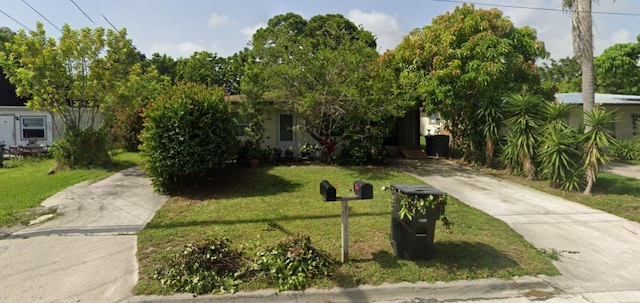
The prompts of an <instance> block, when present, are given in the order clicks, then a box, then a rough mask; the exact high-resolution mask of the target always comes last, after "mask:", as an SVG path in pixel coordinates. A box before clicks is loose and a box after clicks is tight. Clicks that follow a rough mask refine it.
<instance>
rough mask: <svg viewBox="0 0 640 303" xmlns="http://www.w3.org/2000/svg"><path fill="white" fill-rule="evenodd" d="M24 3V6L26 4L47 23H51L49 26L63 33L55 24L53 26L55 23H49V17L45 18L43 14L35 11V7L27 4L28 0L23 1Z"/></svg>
mask: <svg viewBox="0 0 640 303" xmlns="http://www.w3.org/2000/svg"><path fill="white" fill-rule="evenodd" d="M22 2H24V4H26V5H27V6H28V7H30V8H31V9H32V10H33V11H34V12H36V13H37V14H38V15H40V17H42V18H43V19H44V20H46V21H47V22H49V24H51V26H53V27H55V28H56V29H57V30H58V31H59V32H61V33H62V30H61V29H60V28H59V27H57V26H56V25H55V24H53V22H51V21H49V19H47V17H45V16H44V15H43V14H41V13H40V12H39V11H38V10H37V9H35V8H34V7H33V6H31V4H29V3H27V1H26V0H22Z"/></svg>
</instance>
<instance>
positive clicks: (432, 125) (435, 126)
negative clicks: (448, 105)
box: [420, 108, 444, 136]
mask: <svg viewBox="0 0 640 303" xmlns="http://www.w3.org/2000/svg"><path fill="white" fill-rule="evenodd" d="M441 131H444V128H443V125H442V121H441V120H440V115H439V114H438V113H435V114H430V113H427V112H425V111H424V108H420V135H421V136H431V135H439V134H440V132H441Z"/></svg>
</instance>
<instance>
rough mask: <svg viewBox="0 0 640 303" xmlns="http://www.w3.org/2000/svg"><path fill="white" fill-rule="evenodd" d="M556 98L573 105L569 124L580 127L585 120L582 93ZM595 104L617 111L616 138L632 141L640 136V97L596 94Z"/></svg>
mask: <svg viewBox="0 0 640 303" xmlns="http://www.w3.org/2000/svg"><path fill="white" fill-rule="evenodd" d="M555 97H556V100H557V101H558V102H560V103H565V104H570V105H572V107H573V109H572V111H571V115H570V116H569V124H570V125H571V126H573V127H578V126H580V125H581V124H582V118H583V113H582V93H562V94H556V95H555ZM595 103H596V104H597V105H600V106H602V107H604V108H605V109H606V110H608V111H611V110H614V111H615V115H616V121H615V123H613V125H611V129H612V130H613V133H614V137H616V138H617V139H631V138H634V137H637V136H638V134H640V96H635V95H617V94H595Z"/></svg>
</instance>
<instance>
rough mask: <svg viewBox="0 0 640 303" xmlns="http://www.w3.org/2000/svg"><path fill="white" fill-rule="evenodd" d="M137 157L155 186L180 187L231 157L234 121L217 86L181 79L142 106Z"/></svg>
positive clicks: (172, 189) (161, 189)
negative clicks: (211, 86) (139, 154)
mask: <svg viewBox="0 0 640 303" xmlns="http://www.w3.org/2000/svg"><path fill="white" fill-rule="evenodd" d="M144 118H145V119H146V120H145V124H144V128H143V130H142V134H141V141H142V146H141V157H142V159H143V161H144V164H145V167H146V169H147V173H148V174H149V176H150V178H151V180H152V183H153V185H154V187H155V188H156V189H157V190H159V191H163V192H171V191H176V190H181V189H183V188H184V186H185V185H186V182H187V181H188V180H192V179H194V178H195V179H196V180H197V178H199V177H202V176H204V175H205V174H206V173H208V172H209V171H210V170H212V169H216V168H221V167H223V166H224V164H225V162H226V161H227V160H229V159H230V158H232V157H233V155H234V153H235V146H236V125H235V123H234V121H233V118H232V117H231V114H230V113H229V106H228V104H227V103H226V102H225V101H224V92H223V91H222V89H220V88H210V87H206V86H204V85H201V84H193V83H184V84H178V85H176V86H174V87H173V88H172V89H170V90H168V91H167V92H166V93H165V94H163V95H161V96H160V97H158V98H157V99H156V100H155V101H154V102H153V103H152V104H151V106H150V107H149V108H148V109H147V110H146V111H145V112H144Z"/></svg>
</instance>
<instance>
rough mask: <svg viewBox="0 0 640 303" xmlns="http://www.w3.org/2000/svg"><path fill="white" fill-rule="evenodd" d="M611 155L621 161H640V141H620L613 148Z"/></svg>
mask: <svg viewBox="0 0 640 303" xmlns="http://www.w3.org/2000/svg"><path fill="white" fill-rule="evenodd" d="M611 155H612V156H613V157H616V158H618V159H621V160H640V140H638V139H631V140H619V141H618V142H617V144H614V145H613V146H612V147H611Z"/></svg>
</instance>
